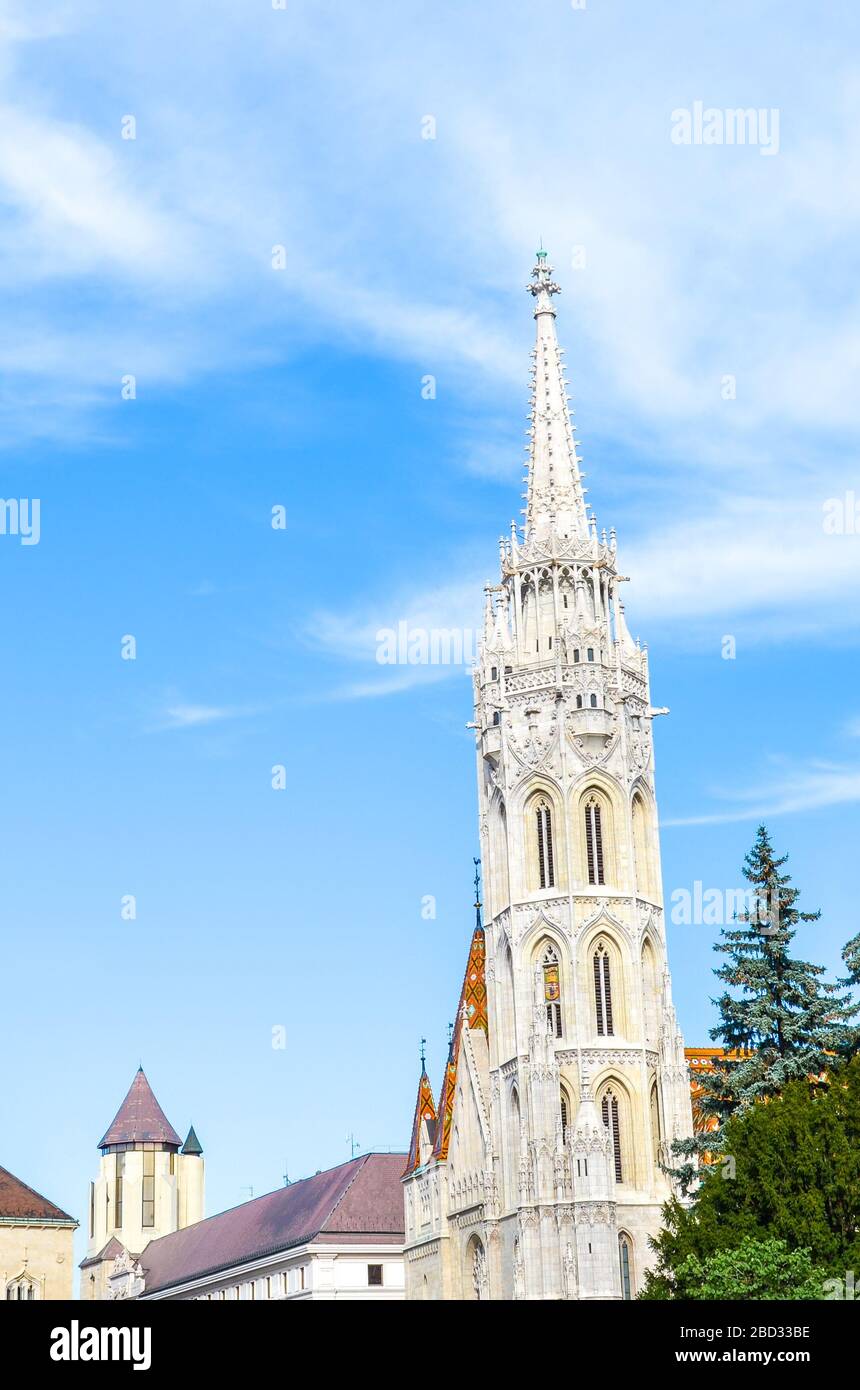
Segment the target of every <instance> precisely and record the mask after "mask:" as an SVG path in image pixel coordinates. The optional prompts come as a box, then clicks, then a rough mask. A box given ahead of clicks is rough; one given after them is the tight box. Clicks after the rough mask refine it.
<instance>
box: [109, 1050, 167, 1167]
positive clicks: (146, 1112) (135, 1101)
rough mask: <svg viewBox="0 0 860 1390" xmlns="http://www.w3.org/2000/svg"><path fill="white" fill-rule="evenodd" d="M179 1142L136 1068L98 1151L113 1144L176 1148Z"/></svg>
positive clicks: (146, 1082) (142, 1074) (140, 1070)
mask: <svg viewBox="0 0 860 1390" xmlns="http://www.w3.org/2000/svg"><path fill="white" fill-rule="evenodd" d="M181 1143H182V1140H181V1139H180V1138H179V1135H178V1134H177V1133H176V1130H175V1129H174V1128H173V1125H172V1124H171V1123H170V1121H169V1120H168V1118H167V1116H166V1115H165V1113H164V1111H163V1110H162V1108H161V1106H160V1105H159V1103H158V1101H157V1100H156V1099H155V1096H154V1095H153V1091H152V1087H151V1086H150V1084H149V1082H148V1081H147V1079H146V1076H145V1075H144V1071H143V1067H139V1068H138V1071H137V1074H136V1076H135V1078H134V1080H133V1081H132V1083H131V1086H130V1087H129V1090H128V1095H127V1096H126V1098H125V1100H124V1101H123V1103H122V1105H121V1106H120V1107H119V1110H118V1111H117V1112H116V1115H115V1116H114V1118H113V1121H112V1123H111V1124H110V1126H109V1127H108V1130H107V1133H106V1134H105V1136H104V1138H103V1139H100V1140H99V1145H98V1147H99V1148H100V1149H105V1148H109V1147H110V1146H111V1145H113V1144H175V1145H176V1147H177V1148H179V1146H180V1144H181Z"/></svg>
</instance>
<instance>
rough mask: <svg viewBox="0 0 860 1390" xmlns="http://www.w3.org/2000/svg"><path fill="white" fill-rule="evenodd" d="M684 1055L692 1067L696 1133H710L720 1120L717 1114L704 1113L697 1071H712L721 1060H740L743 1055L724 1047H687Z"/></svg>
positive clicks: (691, 1082)
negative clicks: (701, 1105)
mask: <svg viewBox="0 0 860 1390" xmlns="http://www.w3.org/2000/svg"><path fill="white" fill-rule="evenodd" d="M684 1056H685V1057H686V1059H687V1065H688V1066H689V1068H690V1100H691V1101H692V1105H693V1129H694V1131H695V1132H696V1134H702V1133H703V1132H704V1133H708V1132H709V1131H710V1130H713V1129H716V1128H717V1124H718V1120H717V1117H716V1116H715V1115H709V1116H707V1117H706V1116H704V1115H703V1114H702V1110H701V1107H700V1105H699V1100H700V1098H701V1095H702V1086H701V1085H700V1083H699V1082H698V1081H697V1079H696V1074H697V1072H698V1073H699V1074H701V1073H702V1072H712V1071H713V1070H714V1068H715V1067H716V1066H717V1065H718V1064H719V1063H720V1062H724V1061H725V1062H740V1061H742V1060H743V1056H742V1054H741V1053H740V1052H726V1050H725V1049H724V1048H722V1047H685V1048H684Z"/></svg>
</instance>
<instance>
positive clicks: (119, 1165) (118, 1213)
mask: <svg viewBox="0 0 860 1390" xmlns="http://www.w3.org/2000/svg"><path fill="white" fill-rule="evenodd" d="M124 1177H125V1154H124V1153H120V1154H117V1156H116V1183H115V1190H114V1199H113V1207H114V1225H115V1226H116V1229H117V1230H118V1231H121V1230H122V1180H123V1178H124Z"/></svg>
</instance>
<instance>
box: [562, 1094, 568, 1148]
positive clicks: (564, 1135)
mask: <svg viewBox="0 0 860 1390" xmlns="http://www.w3.org/2000/svg"><path fill="white" fill-rule="evenodd" d="M568 1122H569V1116H568V1113H567V1096H566V1095H565V1094H564V1091H562V1093H561V1142H562V1143H563V1144H566V1143H567V1126H568Z"/></svg>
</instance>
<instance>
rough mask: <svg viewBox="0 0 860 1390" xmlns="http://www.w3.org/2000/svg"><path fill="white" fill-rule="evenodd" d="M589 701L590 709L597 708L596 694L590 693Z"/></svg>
mask: <svg viewBox="0 0 860 1390" xmlns="http://www.w3.org/2000/svg"><path fill="white" fill-rule="evenodd" d="M590 703H591V708H592V709H597V696H596V695H592V696H591V702H590Z"/></svg>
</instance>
